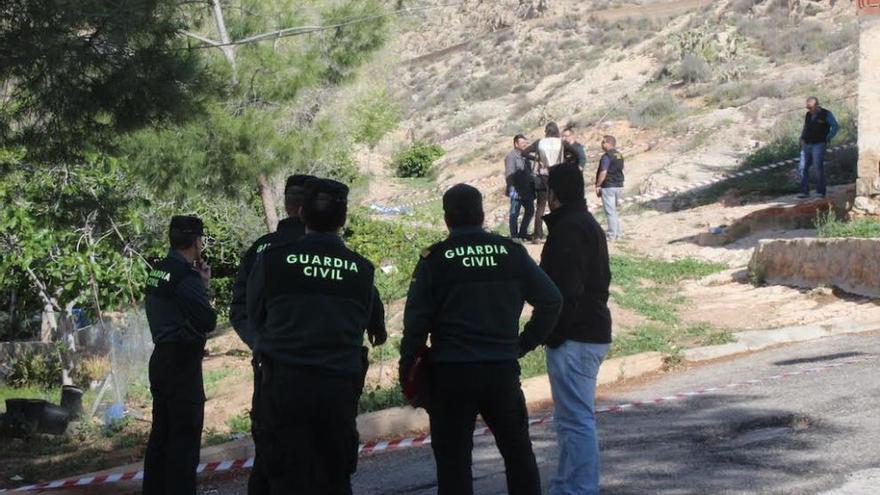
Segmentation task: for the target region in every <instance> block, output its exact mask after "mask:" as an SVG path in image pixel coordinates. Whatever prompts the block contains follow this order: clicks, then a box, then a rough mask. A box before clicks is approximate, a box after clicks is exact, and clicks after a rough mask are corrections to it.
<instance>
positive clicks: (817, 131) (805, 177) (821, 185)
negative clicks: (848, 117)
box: [798, 96, 840, 198]
mask: <svg viewBox="0 0 880 495" xmlns="http://www.w3.org/2000/svg"><path fill="white" fill-rule="evenodd" d="M839 129H840V125H838V123H837V119H836V118H835V117H834V114H833V113H831V111H830V110H827V109H825V108H822V107H821V106H820V105H819V99H818V98H816V97H815V96H811V97H809V98H807V114H806V115H805V116H804V128H803V130H802V131H801V161H800V167H799V170H798V172H799V173H800V176H801V193H800V194H799V195H798V197H799V198H808V197H810V167H811V166H812V165H815V166H816V168H817V171H818V172H819V182H818V184H816V192H817V193H818V194H819V196H821V197H823V198H824V197H825V194H826V192H827V191H826V187H827V186H826V181H825V150H826V148H827V146H828V143H829V142H831V140H832V139H834V136H835V135H837V131H838V130H839Z"/></svg>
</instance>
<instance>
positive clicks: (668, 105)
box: [629, 93, 681, 128]
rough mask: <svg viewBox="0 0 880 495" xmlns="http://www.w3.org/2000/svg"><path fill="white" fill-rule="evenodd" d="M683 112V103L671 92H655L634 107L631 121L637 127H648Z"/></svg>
mask: <svg viewBox="0 0 880 495" xmlns="http://www.w3.org/2000/svg"><path fill="white" fill-rule="evenodd" d="M680 112H681V105H680V104H679V102H678V100H676V99H675V97H674V96H672V95H669V94H665V93H664V94H657V93H655V94H653V95H651V96H649V97H648V98H647V99H645V100H644V101H642V102H640V103H638V104H636V105H635V107H633V109H632V110H631V111H630V113H629V121H630V123H632V125H634V126H636V127H642V128H647V127H651V126H654V125H657V124H660V123H663V122H666V121H668V120H670V119H672V117H674V116H675V115H677V114H679V113H680Z"/></svg>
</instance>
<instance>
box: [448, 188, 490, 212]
mask: <svg viewBox="0 0 880 495" xmlns="http://www.w3.org/2000/svg"><path fill="white" fill-rule="evenodd" d="M443 211H445V212H447V213H481V212H482V211H483V195H482V194H480V191H479V190H478V189H477V188H476V187H474V186H469V185H467V184H456V185H454V186H452V187H450V188H449V190H448V191H446V193H445V194H443Z"/></svg>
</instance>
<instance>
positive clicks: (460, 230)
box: [449, 227, 485, 237]
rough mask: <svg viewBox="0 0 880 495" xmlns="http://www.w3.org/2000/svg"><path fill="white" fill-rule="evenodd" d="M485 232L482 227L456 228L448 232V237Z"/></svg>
mask: <svg viewBox="0 0 880 495" xmlns="http://www.w3.org/2000/svg"><path fill="white" fill-rule="evenodd" d="M482 232H485V231H484V230H483V227H456V228H454V229H451V230H450V231H449V237H458V236H462V235H468V234H479V233H482Z"/></svg>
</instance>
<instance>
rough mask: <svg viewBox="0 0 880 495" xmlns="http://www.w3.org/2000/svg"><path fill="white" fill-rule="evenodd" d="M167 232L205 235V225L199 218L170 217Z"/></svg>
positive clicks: (186, 216) (185, 216)
mask: <svg viewBox="0 0 880 495" xmlns="http://www.w3.org/2000/svg"><path fill="white" fill-rule="evenodd" d="M169 230H171V231H172V232H180V233H181V234H196V235H204V234H205V224H204V223H202V220H201V219H200V218H199V217H194V216H189V215H175V216H173V217H171V225H170V226H169Z"/></svg>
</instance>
